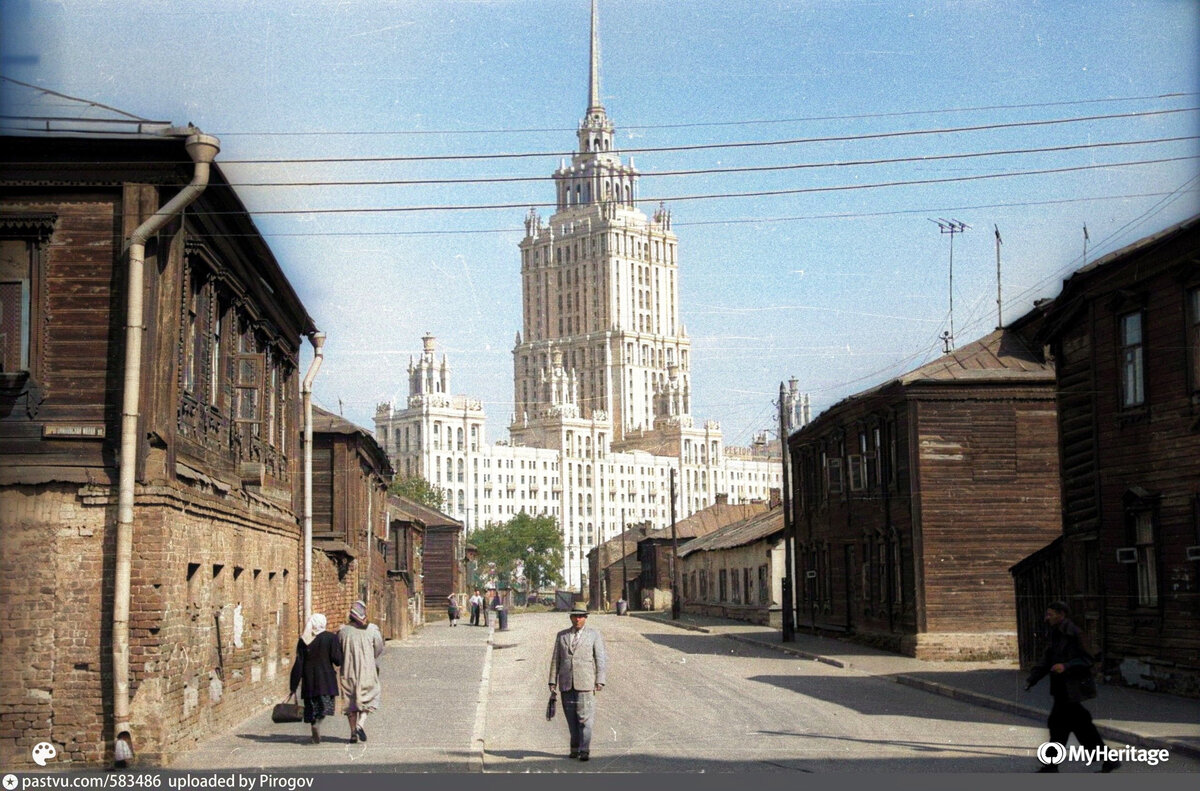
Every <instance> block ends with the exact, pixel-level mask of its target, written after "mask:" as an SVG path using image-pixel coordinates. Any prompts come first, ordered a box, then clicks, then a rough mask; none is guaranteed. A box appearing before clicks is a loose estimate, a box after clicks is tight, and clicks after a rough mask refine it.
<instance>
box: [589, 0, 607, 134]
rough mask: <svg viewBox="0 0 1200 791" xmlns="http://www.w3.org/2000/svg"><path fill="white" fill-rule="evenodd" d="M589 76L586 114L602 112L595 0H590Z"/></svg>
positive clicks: (598, 35) (598, 37)
mask: <svg viewBox="0 0 1200 791" xmlns="http://www.w3.org/2000/svg"><path fill="white" fill-rule="evenodd" d="M591 69H592V72H591V76H590V77H589V79H588V109H587V111H588V114H589V115H591V114H592V113H593V112H595V111H600V112H604V105H602V104H600V30H599V28H598V26H597V24H596V0H592V57H591Z"/></svg>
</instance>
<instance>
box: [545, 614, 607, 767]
mask: <svg viewBox="0 0 1200 791" xmlns="http://www.w3.org/2000/svg"><path fill="white" fill-rule="evenodd" d="M587 617H588V611H587V610H585V609H582V608H578V607H577V608H575V609H573V610H571V628H570V629H563V630H562V631H561V632H559V633H558V635H557V636H555V638H554V653H553V654H552V655H551V657H550V691H551V692H553V691H554V690H555V689H558V690H559V691H560V692H561V693H562V703H563V716H564V717H566V720H567V727H568V728H570V729H571V757H572V758H578V759H579V760H581V761H586V760H588V758H590V757H591V748H592V719H593V718H594V716H595V714H596V693H597V692H599V691H600V690H602V689H604V682H605V670H606V669H607V665H608V656H607V654H605V652H604V638H603V637H601V636H600V633H599V632H597V631H596V630H595V629H589V628H588V626H587Z"/></svg>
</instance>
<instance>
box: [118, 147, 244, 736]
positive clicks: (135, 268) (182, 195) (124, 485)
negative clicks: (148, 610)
mask: <svg viewBox="0 0 1200 791" xmlns="http://www.w3.org/2000/svg"><path fill="white" fill-rule="evenodd" d="M190 129H192V130H194V129H195V127H190ZM184 145H185V146H186V147H187V152H188V156H190V157H191V158H192V161H193V162H194V163H195V166H196V167H195V172H194V175H193V176H192V180H191V182H190V183H189V184H188V185H187V186H186V187H184V188H183V189H182V190H180V191H179V193H178V194H176V195H175V197H174V198H172V199H171V200H170V201H168V202H167V204H166V205H165V206H163V207H162V208H161V209H159V210H158V211H156V212H155V213H154V215H153V216H152V217H150V219H148V220H146V221H145V222H144V223H142V224H141V225H139V226H138V227H137V228H136V229H135V230H134V232H133V234H132V235H131V236H130V237H129V269H128V283H127V292H128V293H127V299H126V306H125V372H124V376H125V384H124V392H123V393H122V401H121V447H120V455H119V456H118V465H119V478H118V490H117V536H116V578H115V579H114V581H113V617H112V652H113V684H112V692H113V748H114V749H113V754H114V755H118V760H125V759H127V758H128V757H130V755H131V745H132V739H131V734H130V723H129V610H130V603H131V601H130V600H131V595H130V577H131V574H132V568H133V490H134V484H135V478H136V475H137V450H138V419H139V417H140V415H139V402H140V400H141V398H140V396H141V388H142V334H143V332H144V330H145V316H144V315H143V313H144V302H145V300H144V293H143V291H144V288H145V287H144V285H143V283H144V271H145V268H146V241H147V240H148V239H149V238H150V237H151V236H153V235H154V234H156V233H158V232H159V231H160V230H161V229H162V228H163V226H165V225H166V224H167V223H168V222H169V221H170V220H171V219H172V218H173V217H175V216H176V215H178V214H179V213H180V212H181V211H183V209H184V207H185V206H187V205H188V204H190V203H192V202H193V201H195V200H196V198H198V197H200V193H201V192H203V191H204V188H205V187H206V186H208V177H209V170H210V168H209V166H210V165H211V164H212V161H213V159H214V158H215V157H216V155H217V152H218V151H220V150H221V148H220V141H219V140H218V139H217V138H215V137H212V136H210V135H204V134H200V133H199V132H196V131H194V132H193V134H191V135H190V136H189V137H188V138H187V140H186V141H185V143H184ZM126 753H129V755H127V754H126Z"/></svg>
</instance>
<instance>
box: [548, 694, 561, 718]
mask: <svg viewBox="0 0 1200 791" xmlns="http://www.w3.org/2000/svg"><path fill="white" fill-rule="evenodd" d="M557 710H558V693H557V692H551V693H550V700H549V701H547V702H546V719H548V720H552V719H554V712H555V711H557Z"/></svg>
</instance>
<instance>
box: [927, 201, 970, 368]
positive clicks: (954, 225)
mask: <svg viewBox="0 0 1200 791" xmlns="http://www.w3.org/2000/svg"><path fill="white" fill-rule="evenodd" d="M929 221H930V222H932V223H937V227H938V229H939V230H940V231H941V232H942V233H948V234H950V332H949V334H948V335H945V336H943V340H944V341H945V342H946V350H947V351H950V350H951V349H953V348H954V234H956V233H962V232H963V231H966V230H967V229H969V228H970V227H971V226H969V225H967V224H966V223H964V222H959V221H958V220H947V219H945V218H943V217H939V218H937V219H936V220H935V219H933V218H932V217H930V218H929Z"/></svg>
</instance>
